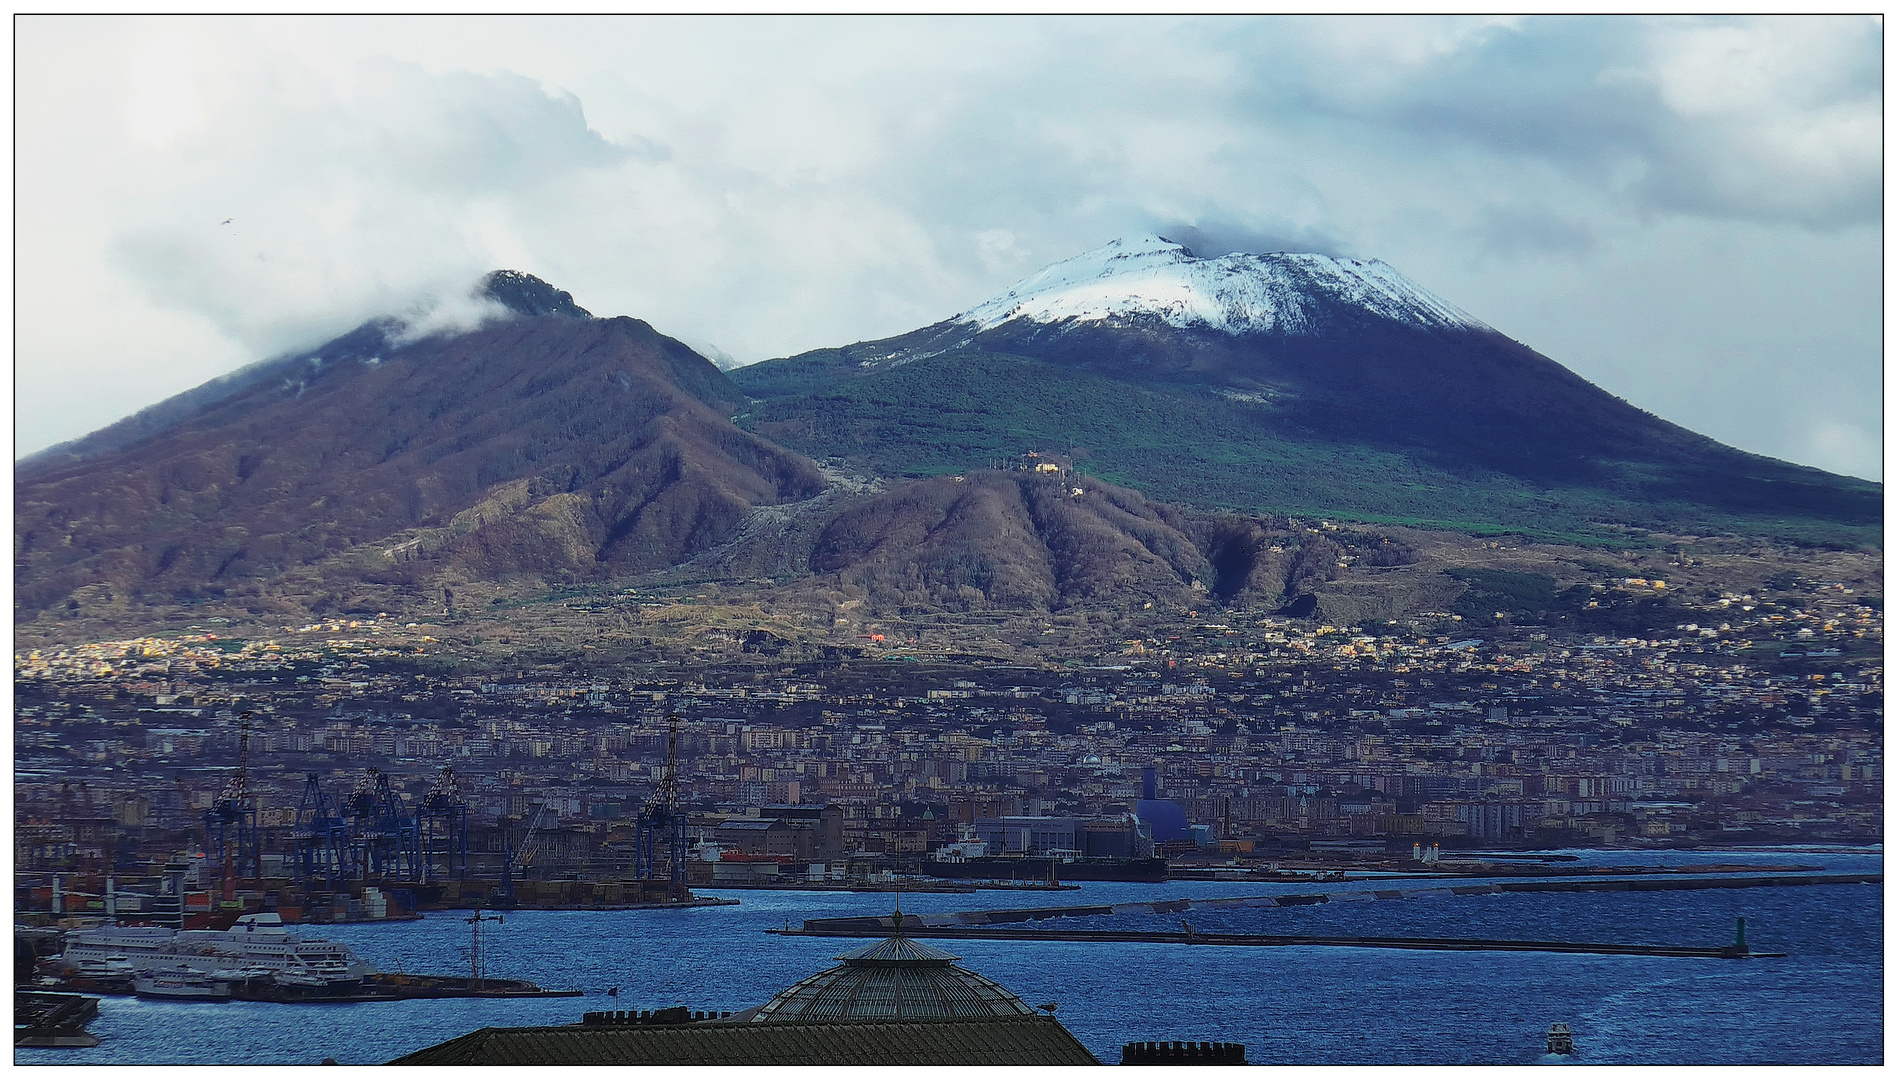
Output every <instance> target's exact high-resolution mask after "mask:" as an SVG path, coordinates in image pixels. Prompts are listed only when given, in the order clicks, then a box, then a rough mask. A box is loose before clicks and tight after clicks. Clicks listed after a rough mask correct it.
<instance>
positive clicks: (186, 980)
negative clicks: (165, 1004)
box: [132, 967, 231, 1001]
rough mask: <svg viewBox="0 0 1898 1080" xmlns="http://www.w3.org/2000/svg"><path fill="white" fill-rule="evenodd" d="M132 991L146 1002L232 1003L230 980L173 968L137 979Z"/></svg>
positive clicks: (133, 980)
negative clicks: (149, 999)
mask: <svg viewBox="0 0 1898 1080" xmlns="http://www.w3.org/2000/svg"><path fill="white" fill-rule="evenodd" d="M132 991H133V993H136V994H137V995H138V996H139V997H142V998H158V999H160V1000H164V1001H229V1000H231V984H230V982H229V981H228V980H224V979H219V978H216V977H215V976H212V975H207V974H205V973H204V972H202V971H193V970H192V969H190V968H182V967H181V968H169V969H165V970H161V971H150V972H146V973H145V974H143V975H138V976H134V977H133V979H132Z"/></svg>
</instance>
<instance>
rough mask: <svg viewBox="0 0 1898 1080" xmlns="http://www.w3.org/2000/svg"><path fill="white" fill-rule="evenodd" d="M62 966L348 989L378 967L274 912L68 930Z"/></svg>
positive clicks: (139, 975)
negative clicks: (171, 925) (218, 924)
mask: <svg viewBox="0 0 1898 1080" xmlns="http://www.w3.org/2000/svg"><path fill="white" fill-rule="evenodd" d="M58 966H59V967H60V968H61V969H63V971H64V972H65V973H67V974H69V975H72V976H80V977H85V976H90V975H94V974H103V973H105V972H108V971H110V972H112V973H114V974H120V973H129V974H131V975H132V976H133V977H134V978H135V979H145V978H147V977H148V976H151V975H153V974H154V973H157V972H165V973H168V974H173V973H176V972H180V971H183V972H193V973H196V974H198V975H200V976H204V977H206V978H215V980H216V981H221V982H225V983H229V982H232V981H238V982H255V981H262V980H268V981H270V982H272V983H275V984H277V985H279V986H284V987H299V988H306V989H314V990H321V991H329V992H345V991H347V990H349V989H350V988H353V987H357V986H360V985H361V984H362V981H363V978H364V976H367V975H373V974H375V970H376V969H375V968H373V967H371V966H370V965H369V964H368V963H366V962H364V961H363V960H362V959H361V958H360V957H358V956H357V955H356V954H355V953H354V952H352V951H350V949H349V947H348V946H346V945H340V944H337V943H336V942H333V941H322V940H318V939H313V938H300V937H297V936H296V935H294V934H291V933H290V932H288V931H287V930H285V929H284V927H283V922H282V920H281V919H279V918H278V917H277V915H276V913H275V912H265V913H262V914H256V915H245V916H243V917H242V918H240V919H238V920H237V922H236V924H235V925H233V926H232V927H231V929H229V930H171V929H167V928H165V927H158V926H105V927H100V928H98V929H95V930H78V931H74V932H72V933H70V934H68V935H67V936H66V950H65V952H64V953H63V954H62V955H61V956H60V958H59V962H58Z"/></svg>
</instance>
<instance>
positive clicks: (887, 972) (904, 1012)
mask: <svg viewBox="0 0 1898 1080" xmlns="http://www.w3.org/2000/svg"><path fill="white" fill-rule="evenodd" d="M837 959H839V960H842V961H843V963H842V964H840V965H838V966H837V967H834V968H828V969H826V970H824V971H820V972H818V973H817V974H815V975H812V976H811V977H810V978H808V979H805V980H804V981H802V982H800V983H797V984H795V985H793V986H790V987H788V988H786V989H784V990H782V991H780V992H779V993H778V995H777V996H776V997H774V998H772V999H771V1000H770V1001H767V1002H765V1003H764V1004H763V1005H761V1006H759V1008H758V1011H757V1013H756V1014H755V1015H754V1016H753V1017H752V1018H751V1019H752V1023H757V1024H816V1023H834V1022H837V1021H858V1020H861V1021H884V1022H888V1021H892V1020H978V1019H989V1018H995V1017H1019V1016H1034V1015H1035V1010H1033V1009H1031V1008H1029V1007H1028V1006H1027V1005H1026V1004H1024V1003H1023V1002H1022V1000H1021V999H1020V998H1018V997H1016V996H1015V995H1014V994H1011V993H1009V992H1008V991H1007V990H1004V989H1002V987H1001V986H999V985H998V984H996V983H995V982H994V981H992V980H989V979H985V978H983V977H982V976H980V975H977V974H976V973H975V972H973V971H969V970H966V969H964V968H960V967H957V966H956V965H955V961H956V960H957V959H958V957H956V956H953V955H951V954H949V953H946V952H943V951H942V950H941V949H934V948H931V947H929V946H928V945H922V944H919V943H917V942H914V941H911V940H910V939H908V938H906V937H903V936H902V935H901V934H900V933H899V934H897V935H896V936H894V937H887V938H884V939H883V940H881V941H878V942H874V943H872V944H869V945H865V946H864V947H863V948H861V949H853V950H852V951H850V952H847V953H844V954H843V955H841V956H839V957H837Z"/></svg>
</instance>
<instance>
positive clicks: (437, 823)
mask: <svg viewBox="0 0 1898 1080" xmlns="http://www.w3.org/2000/svg"><path fill="white" fill-rule="evenodd" d="M415 817H416V828H417V831H418V832H419V833H420V834H421V836H420V846H421V856H422V865H421V872H422V881H423V882H424V883H430V882H433V881H434V880H435V875H436V872H437V871H436V867H437V865H439V866H440V867H441V870H440V872H441V873H442V874H443V875H444V876H447V877H452V878H454V879H455V880H457V881H465V880H467V878H468V800H466V799H464V798H463V797H462V795H461V788H460V786H459V785H458V784H456V782H455V770H454V769H452V768H449V767H448V766H446V765H444V766H442V771H441V775H439V776H437V777H436V778H435V782H434V783H433V784H431V785H429V789H428V794H426V795H424V796H422V803H421V805H420V806H419V807H417V808H416V812H415ZM438 842H439V843H438ZM438 858H439V859H440V862H439V863H437V859H438Z"/></svg>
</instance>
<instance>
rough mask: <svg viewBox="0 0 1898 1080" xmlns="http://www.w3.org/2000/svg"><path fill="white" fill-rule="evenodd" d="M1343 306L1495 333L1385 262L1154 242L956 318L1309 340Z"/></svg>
mask: <svg viewBox="0 0 1898 1080" xmlns="http://www.w3.org/2000/svg"><path fill="white" fill-rule="evenodd" d="M1339 305H1344V306H1347V307H1355V308H1360V309H1363V310H1365V311H1368V312H1371V313H1373V314H1376V315H1380V316H1383V317H1384V318H1387V319H1391V320H1394V321H1397V322H1406V323H1412V324H1416V325H1421V326H1427V327H1432V328H1436V329H1467V330H1487V329H1489V327H1487V326H1486V325H1484V324H1483V323H1482V322H1480V321H1479V320H1477V319H1475V318H1473V317H1472V316H1470V315H1468V314H1466V313H1465V312H1463V311H1460V310H1458V309H1457V308H1456V307H1454V306H1452V305H1451V304H1449V303H1446V302H1445V301H1443V300H1441V299H1439V298H1438V297H1436V296H1434V295H1432V294H1431V293H1429V292H1428V291H1426V290H1424V289H1423V288H1421V287H1420V286H1418V285H1416V284H1415V283H1413V282H1411V281H1410V280H1409V279H1407V278H1405V277H1404V276H1403V275H1402V274H1399V273H1398V272H1397V271H1396V270H1393V269H1392V268H1391V267H1390V266H1389V265H1388V264H1386V263H1384V262H1381V261H1378V260H1375V259H1373V260H1370V261H1361V260H1357V259H1337V258H1333V257H1331V256H1329V255H1312V254H1294V253H1275V254H1271V255H1245V254H1240V253H1236V252H1235V253H1234V254H1231V255H1223V256H1220V257H1218V258H1211V259H1208V258H1200V257H1199V256H1196V255H1194V254H1193V253H1192V252H1190V251H1188V250H1187V249H1186V248H1185V247H1184V246H1182V245H1180V244H1176V243H1174V242H1173V241H1171V240H1167V239H1165V238H1163V237H1159V236H1152V235H1146V236H1135V237H1126V238H1122V239H1118V240H1114V241H1112V242H1111V243H1109V244H1107V245H1105V246H1104V247H1099V248H1095V249H1094V250H1093V251H1089V252H1084V253H1082V254H1080V255H1076V256H1074V257H1073V258H1071V259H1064V260H1062V261H1061V262H1058V263H1055V264H1054V265H1052V266H1049V267H1046V268H1044V269H1043V270H1041V271H1040V272H1039V273H1037V274H1035V275H1033V276H1031V277H1029V278H1027V279H1026V280H1024V281H1022V282H1020V283H1019V284H1017V285H1016V286H1015V287H1014V288H1012V289H1010V290H1008V292H1006V293H1003V294H1002V295H1001V296H998V297H996V298H995V299H993V300H990V301H988V302H986V303H983V304H979V305H977V306H976V307H973V308H970V309H969V310H968V311H966V312H964V313H962V314H961V315H958V316H957V317H956V320H955V321H957V322H963V323H974V324H975V325H976V326H977V327H978V328H979V329H982V330H988V329H992V328H994V327H996V326H1000V325H1001V324H1003V323H1005V322H1009V321H1011V320H1014V319H1029V320H1031V321H1033V322H1039V323H1051V322H1060V321H1063V320H1067V319H1075V320H1079V321H1083V322H1091V321H1099V320H1102V319H1111V318H1127V317H1134V316H1143V315H1144V316H1152V317H1156V318H1159V319H1161V320H1163V321H1165V322H1166V323H1168V324H1170V325H1172V326H1177V327H1181V328H1185V327H1206V328H1210V329H1214V330H1222V331H1225V332H1226V333H1229V334H1257V333H1279V334H1309V333H1314V332H1316V331H1317V330H1318V328H1319V326H1320V324H1321V322H1322V319H1323V315H1324V313H1325V312H1326V311H1327V310H1330V309H1335V308H1336V307H1338V306H1339Z"/></svg>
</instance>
